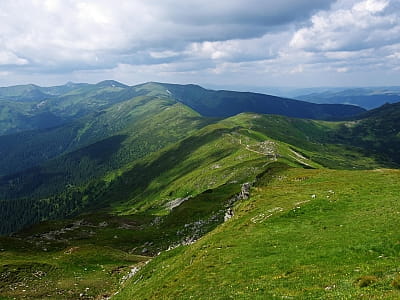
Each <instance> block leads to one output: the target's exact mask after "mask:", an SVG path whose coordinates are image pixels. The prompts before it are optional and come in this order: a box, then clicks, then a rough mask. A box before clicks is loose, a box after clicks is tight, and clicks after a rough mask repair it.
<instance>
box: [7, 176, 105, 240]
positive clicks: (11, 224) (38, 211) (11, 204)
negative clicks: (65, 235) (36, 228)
mask: <svg viewBox="0 0 400 300" xmlns="http://www.w3.org/2000/svg"><path fill="white" fill-rule="evenodd" d="M106 187H107V184H106V183H105V182H103V181H93V182H91V183H90V184H88V185H87V186H86V187H85V188H77V187H73V186H70V187H67V188H66V189H65V191H64V192H63V193H61V194H59V195H55V196H51V197H48V198H43V199H33V198H28V197H24V198H19V199H13V200H1V201H0V212H1V216H2V219H1V221H0V234H2V235H4V234H10V233H12V232H15V231H17V230H20V229H22V228H24V227H26V226H29V225H32V224H36V223H38V222H41V221H45V220H51V219H59V218H64V217H68V216H72V215H75V214H78V213H80V212H81V211H82V210H83V209H88V208H90V207H91V206H95V205H98V204H99V203H96V199H99V197H101V195H102V194H103V193H104V190H105V189H106Z"/></svg>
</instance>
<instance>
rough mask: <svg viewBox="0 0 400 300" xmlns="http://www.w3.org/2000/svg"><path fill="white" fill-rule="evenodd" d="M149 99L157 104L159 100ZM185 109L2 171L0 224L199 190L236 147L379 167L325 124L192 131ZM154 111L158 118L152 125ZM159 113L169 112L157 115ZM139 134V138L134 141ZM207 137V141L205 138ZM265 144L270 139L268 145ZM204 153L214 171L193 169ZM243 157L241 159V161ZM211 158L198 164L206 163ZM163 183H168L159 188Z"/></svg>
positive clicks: (222, 125) (254, 123) (258, 119)
mask: <svg viewBox="0 0 400 300" xmlns="http://www.w3.org/2000/svg"><path fill="white" fill-rule="evenodd" d="M154 101H156V102H155V103H156V104H157V103H158V102H157V101H161V100H154ZM162 101H166V100H162ZM151 103H153V104H154V102H151ZM190 112H191V111H190V110H188V109H185V108H182V107H181V104H174V105H173V106H172V107H171V108H170V109H168V110H162V111H161V112H160V113H159V114H154V115H152V119H151V120H149V119H144V120H143V122H144V123H143V122H139V125H138V128H141V130H140V131H139V134H138V133H137V132H136V131H135V130H134V129H131V128H129V131H128V130H127V131H126V133H125V134H123V132H121V134H120V135H115V136H113V137H110V138H108V139H105V140H103V141H100V142H96V143H95V144H93V145H89V146H87V147H84V148H81V149H79V150H76V151H73V152H70V153H68V154H66V155H63V156H60V157H58V158H55V159H53V160H51V161H49V162H46V163H45V164H43V165H40V166H38V167H35V168H33V169H29V170H26V171H23V172H20V173H16V174H12V175H7V176H3V177H2V178H1V181H0V194H1V197H2V199H3V201H2V202H1V205H2V207H3V210H5V211H8V214H7V215H8V217H7V218H6V219H5V220H8V221H7V222H5V223H6V224H7V228H8V229H2V231H3V232H7V231H8V230H10V229H9V228H13V227H14V226H19V227H20V226H22V225H23V224H30V223H35V222H37V220H40V219H46V218H49V217H51V218H55V217H59V216H66V215H69V214H71V213H73V212H74V213H76V212H77V211H82V209H83V208H84V207H86V206H89V207H90V206H91V205H93V203H112V205H113V206H115V205H117V203H118V202H122V203H124V204H123V206H125V207H127V208H125V210H128V211H134V209H136V207H137V206H138V203H140V204H141V205H142V203H143V202H145V201H146V200H147V201H149V200H152V201H154V200H156V199H165V198H166V197H167V195H169V196H168V197H173V196H176V197H184V196H186V195H187V194H197V193H199V192H202V191H204V190H206V189H208V188H214V187H216V186H219V185H220V184H223V183H225V182H226V180H223V178H230V177H232V176H239V175H240V174H238V173H237V172H238V171H237V168H236V167H235V166H236V164H238V163H240V162H241V160H239V161H237V160H232V158H231V156H230V155H232V154H233V153H236V152H237V151H238V150H240V151H241V152H244V153H243V155H244V156H243V155H239V157H248V156H249V152H253V153H256V154H260V153H259V152H261V153H263V150H262V149H263V147H265V149H270V150H271V149H272V150H273V151H278V150H280V151H281V152H282V153H279V154H278V153H274V152H273V153H270V154H269V155H272V156H273V157H275V158H278V157H280V156H282V157H286V158H287V159H289V160H290V161H293V163H295V164H297V165H301V166H304V167H310V166H313V163H312V162H311V161H314V163H316V165H315V166H326V167H331V168H339V169H341V168H374V167H379V166H380V165H379V164H377V163H376V162H375V161H374V159H373V157H369V156H368V155H366V154H363V153H362V150H361V149H360V148H354V147H351V146H346V147H343V146H339V145H335V144H334V143H333V142H332V141H329V139H327V136H328V134H329V133H330V132H332V128H331V126H332V125H330V124H329V123H328V125H326V124H325V123H323V122H322V123H321V122H319V121H310V120H301V119H290V118H287V117H281V116H268V115H253V114H241V115H238V116H235V117H232V118H229V119H225V120H222V121H220V122H218V123H216V124H213V125H209V126H207V127H205V128H203V129H200V130H199V131H197V132H196V131H195V129H196V126H200V127H201V126H204V124H205V123H204V121H201V120H199V119H196V115H191V113H190ZM185 114H186V115H185ZM157 118H158V119H159V120H160V123H159V126H156V127H154V125H156V124H154V120H156V119H157ZM162 118H167V119H165V121H162V120H163V119H162ZM146 120H147V121H146ZM146 122H148V123H146ZM161 124H168V125H162V126H161ZM190 126H192V127H190ZM132 128H134V127H132ZM189 128H192V131H189ZM144 129H145V130H144ZM128 132H129V133H128ZM185 134H186V135H190V136H189V137H187V138H185V139H183V140H182V141H180V142H178V143H177V144H175V146H173V147H172V148H165V149H163V150H162V151H161V152H158V153H155V154H154V156H153V155H150V156H149V157H148V158H144V156H145V154H146V153H147V154H148V153H151V152H155V151H157V150H158V149H161V148H162V147H163V145H164V146H166V145H168V143H172V142H173V141H174V139H175V141H176V140H179V139H180V138H183V137H185ZM214 140H215V141H214ZM138 141H140V142H141V143H139V144H138ZM144 141H146V142H144ZM211 141H212V142H213V144H211V145H210V142H211ZM269 141H271V142H269ZM321 142H324V143H321ZM160 143H163V144H160ZM263 143H265V144H263ZM269 143H272V144H271V145H272V146H268V145H269ZM281 143H283V144H281ZM253 144H254V146H252V145H253ZM288 144H291V145H292V146H290V147H289V146H288ZM139 145H140V148H138V151H136V152H135V151H134V150H135V149H136V147H137V146H139ZM280 145H284V146H280ZM281 147H284V148H283V149H284V150H282V149H281ZM157 148H158V149H157ZM259 149H260V150H259ZM272 150H271V151H272ZM245 153H246V154H245ZM207 157H214V158H213V159H211V162H212V165H215V166H216V167H215V170H214V171H213V172H212V173H209V172H206V173H201V172H200V173H199V172H198V171H196V170H197V169H198V168H199V166H202V165H204V164H205V163H209V159H210V158H209V159H206V158H207ZM225 157H226V163H228V166H230V167H229V168H228V167H226V168H221V163H217V161H219V160H220V159H223V158H225ZM135 159H137V161H136V162H134V160H135ZM187 160H188V161H187ZM211 162H210V163H211ZM186 163H188V164H189V165H185V164H186ZM241 163H243V164H244V161H243V162H241ZM258 163H260V162H257V164H258ZM212 165H209V166H207V167H203V168H201V170H204V168H206V169H209V168H211V169H212V168H213V167H212ZM243 167H246V168H250V169H251V168H253V166H252V164H250V162H249V166H243ZM254 168H256V169H258V168H257V167H256V166H254ZM189 170H190V172H189ZM186 172H188V173H187V174H186ZM239 173H240V172H239ZM247 173H248V171H246V174H247ZM215 176H216V177H215ZM239 178H241V177H240V176H239ZM175 180H176V182H175ZM214 181H215V182H214ZM210 182H211V183H210ZM212 182H214V183H212ZM66 187H67V188H66ZM166 187H168V189H167V190H164V189H165V188H166ZM99 195H103V196H99ZM133 195H134V196H133ZM27 197H29V198H27ZM72 199H73V200H72ZM139 199H140V201H138V200H139ZM89 200H90V201H89ZM127 201H128V202H127ZM26 205H30V206H31V207H35V209H33V210H31V211H30V212H29V214H28V215H26V212H25V211H24V210H23V209H21V207H26ZM57 207H58V208H57ZM67 207H68V208H67ZM13 224H15V225H13ZM17 224H19V225H17ZM3 226H4V223H3Z"/></svg>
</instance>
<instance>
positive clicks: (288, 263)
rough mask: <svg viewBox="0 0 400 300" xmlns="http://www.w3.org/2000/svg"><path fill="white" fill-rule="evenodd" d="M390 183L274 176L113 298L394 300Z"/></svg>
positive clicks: (362, 177)
mask: <svg viewBox="0 0 400 300" xmlns="http://www.w3.org/2000/svg"><path fill="white" fill-rule="evenodd" d="M279 169H280V170H279ZM399 177H400V172H399V171H398V170H383V169H381V170H374V171H334V170H305V169H300V168H297V169H286V168H281V167H280V168H276V171H275V172H270V173H267V174H265V175H264V177H263V178H262V179H261V180H259V181H258V183H257V186H256V187H255V188H254V189H253V190H252V195H251V198H250V199H249V200H247V201H243V202H241V203H239V204H238V205H237V206H236V209H235V211H236V215H235V217H234V218H233V219H231V220H230V221H228V222H227V223H225V224H224V225H222V226H220V227H218V228H217V229H216V230H214V231H213V232H211V233H209V234H207V235H206V236H205V237H203V238H202V239H201V240H199V241H198V242H197V243H196V244H193V245H191V246H186V247H179V248H177V249H175V250H173V251H171V252H166V253H163V254H162V255H160V256H159V257H157V258H155V259H154V260H153V261H152V262H151V263H150V264H148V265H147V266H146V267H145V268H143V269H142V271H140V272H139V273H138V274H137V275H136V276H135V277H134V278H133V279H132V280H131V281H130V282H129V284H128V285H127V286H126V288H125V289H123V290H122V291H121V293H120V294H119V295H118V296H117V297H115V299H160V298H163V299H189V298H194V299H209V298H216V299H229V298H233V299H249V298H251V299H265V298H276V299H282V297H284V298H301V299H316V298H325V299H326V298H328V299H338V298H340V299H349V298H353V297H361V298H363V297H364V298H368V299H371V298H377V299H398V298H399V297H400V291H399V290H398V289H396V288H395V287H394V285H396V282H397V287H398V284H399V272H400V270H399V268H398V264H399V254H400V247H399V243H400V234H399V233H398V227H399V225H400V223H399V217H398V216H399V213H400V207H399V202H398V195H399V192H400V187H399V185H398V182H399ZM312 195H316V197H315V198H313V197H312Z"/></svg>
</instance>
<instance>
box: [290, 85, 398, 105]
mask: <svg viewBox="0 0 400 300" xmlns="http://www.w3.org/2000/svg"><path fill="white" fill-rule="evenodd" d="M294 98H295V99H300V100H304V101H309V102H314V103H331V104H332V103H341V104H353V105H358V106H361V107H363V108H366V109H372V108H377V107H379V106H381V105H383V104H385V103H396V102H399V101H400V87H385V88H353V89H345V90H342V91H334V90H328V91H323V92H316V93H310V94H302V95H298V96H295V97H294Z"/></svg>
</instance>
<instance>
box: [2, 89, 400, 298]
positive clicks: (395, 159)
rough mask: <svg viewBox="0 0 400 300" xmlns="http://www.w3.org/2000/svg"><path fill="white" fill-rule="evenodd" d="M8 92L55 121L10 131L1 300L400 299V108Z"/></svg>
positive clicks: (153, 94) (185, 92)
mask: <svg viewBox="0 0 400 300" xmlns="http://www.w3.org/2000/svg"><path fill="white" fill-rule="evenodd" d="M21 91H22V92H21ZM33 91H35V92H33ZM6 92H7V93H6ZM0 95H1V99H0V101H4V102H2V103H6V104H5V105H4V107H8V108H7V110H12V108H11V106H8V105H9V104H8V103H9V102H12V103H18V105H20V106H21V107H23V106H24V105H26V104H27V103H29V105H32V103H36V104H35V105H38V103H39V104H40V103H43V104H42V105H40V109H42V110H43V111H44V112H46V113H51V114H52V115H54V116H55V117H56V118H57V122H56V123H54V124H53V123H48V124H45V125H43V126H42V125H40V124H39V125H40V126H39V125H38V123H34V122H31V120H32V119H31V116H29V114H34V115H35V113H34V112H33V111H32V110H31V111H30V112H29V113H26V112H23V110H18V109H16V110H13V111H18V113H19V114H20V116H21V115H24V114H25V116H24V117H23V118H22V117H21V118H19V121H18V122H15V121H13V120H14V119H13V118H14V117H13V114H8V116H7V117H4V118H3V119H2V120H3V122H4V123H2V124H8V125H7V126H6V125H4V126H3V125H2V127H1V129H2V130H3V131H2V134H3V135H1V136H0V147H1V148H0V153H1V158H0V162H1V166H2V167H1V170H0V175H1V177H0V209H1V217H2V221H1V222H0V231H1V233H2V234H3V236H2V237H0V278H1V283H0V284H1V285H0V298H1V299H13V298H17V299H81V298H82V299H110V298H111V299H160V298H164V299H189V298H195V299H207V298H217V299H222V298H235V299H249V298H253V299H262V298H263V297H269V298H271V299H282V298H301V299H315V298H327V299H337V298H343V299H346V298H352V297H366V298H376V299H383V298H384V299H397V298H398V297H400V289H399V286H400V279H399V276H400V275H399V274H400V270H399V269H398V268H397V266H398V263H399V254H400V248H399V243H400V236H399V234H398V232H397V228H398V226H399V224H398V223H399V222H398V215H399V213H400V212H399V211H400V206H399V205H400V202H399V198H398V195H399V194H400V190H399V184H398V183H399V179H400V173H399V171H398V168H399V165H400V156H399V155H398V153H399V150H400V148H399V147H400V135H399V132H400V128H399V124H400V106H399V105H398V103H394V104H386V105H384V106H381V107H379V108H376V109H374V110H370V111H365V110H364V109H362V108H359V107H356V106H351V105H336V104H324V105H317V104H311V103H307V102H301V101H296V100H290V99H284V98H279V97H273V96H269V95H262V94H253V93H239V92H230V91H212V90H206V89H204V88H201V87H199V86H195V85H172V84H164V83H154V82H151V83H146V84H141V85H137V86H126V85H123V84H120V83H118V82H115V81H105V82H101V83H99V84H96V85H89V84H71V83H70V84H67V86H58V87H53V88H40V87H37V86H33V87H32V86H29V87H21V86H20V87H18V88H16V87H13V88H8V90H7V89H5V88H3V90H0ZM24 99H25V100H24ZM44 99H47V100H44ZM35 101H36V102H35ZM43 101H45V102H43ZM26 107H28V106H26ZM2 111H6V110H5V109H3V110H2ZM41 113H42V112H41ZM2 116H4V113H2ZM45 119H46V120H49V119H48V118H45ZM21 120H24V121H23V122H22V123H21ZM248 188H249V190H248ZM247 194H249V197H248V196H247Z"/></svg>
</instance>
